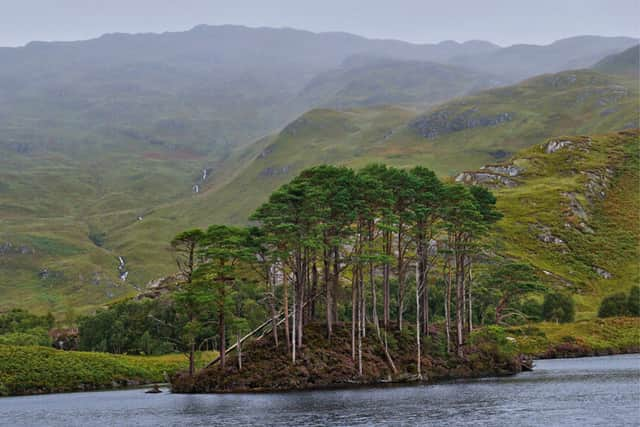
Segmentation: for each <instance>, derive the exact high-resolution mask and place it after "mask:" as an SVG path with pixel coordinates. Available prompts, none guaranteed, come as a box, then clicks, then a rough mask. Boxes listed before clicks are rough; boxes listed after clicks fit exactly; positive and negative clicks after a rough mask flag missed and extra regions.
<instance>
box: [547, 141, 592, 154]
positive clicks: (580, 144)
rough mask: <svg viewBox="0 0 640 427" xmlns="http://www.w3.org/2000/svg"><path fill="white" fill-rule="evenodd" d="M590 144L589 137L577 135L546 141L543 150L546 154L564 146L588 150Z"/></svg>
mask: <svg viewBox="0 0 640 427" xmlns="http://www.w3.org/2000/svg"><path fill="white" fill-rule="evenodd" d="M590 145H591V138H589V137H577V138H575V139H553V140H551V141H549V142H547V145H546V146H545V152H546V153H547V154H552V153H555V152H557V151H559V150H562V149H564V148H568V149H571V148H573V147H577V148H578V149H580V150H582V151H589V146H590Z"/></svg>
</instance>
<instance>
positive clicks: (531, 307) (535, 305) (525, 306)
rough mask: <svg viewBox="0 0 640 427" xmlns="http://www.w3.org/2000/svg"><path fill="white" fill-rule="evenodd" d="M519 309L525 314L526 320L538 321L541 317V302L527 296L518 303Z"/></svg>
mask: <svg viewBox="0 0 640 427" xmlns="http://www.w3.org/2000/svg"><path fill="white" fill-rule="evenodd" d="M520 311H521V312H522V314H524V315H525V316H527V319H528V320H532V321H534V322H538V321H540V320H542V319H543V315H542V304H540V303H539V302H538V301H536V300H534V299H533V298H528V299H526V300H524V301H523V302H522V304H521V305H520Z"/></svg>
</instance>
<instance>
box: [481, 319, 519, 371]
mask: <svg viewBox="0 0 640 427" xmlns="http://www.w3.org/2000/svg"><path fill="white" fill-rule="evenodd" d="M469 343H470V344H471V345H472V346H474V347H476V348H477V349H478V350H480V351H481V352H483V353H486V354H491V355H494V356H495V357H496V359H497V360H499V361H504V362H506V361H509V360H511V359H512V358H513V357H515V356H516V355H517V353H518V347H517V345H516V342H515V340H514V339H513V338H507V333H506V331H505V330H504V329H503V328H502V327H500V326H497V325H491V326H487V327H486V328H481V329H477V330H475V331H473V332H472V333H471V335H470V336H469Z"/></svg>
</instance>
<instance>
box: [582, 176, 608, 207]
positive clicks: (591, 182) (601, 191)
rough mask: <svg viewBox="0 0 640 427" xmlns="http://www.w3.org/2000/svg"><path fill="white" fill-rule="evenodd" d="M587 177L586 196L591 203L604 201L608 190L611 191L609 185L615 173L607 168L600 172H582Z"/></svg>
mask: <svg viewBox="0 0 640 427" xmlns="http://www.w3.org/2000/svg"><path fill="white" fill-rule="evenodd" d="M581 173H582V174H584V175H586V177H587V178H588V179H587V183H586V185H585V187H586V196H587V199H588V200H589V202H590V203H595V202H597V201H599V200H604V199H605V197H606V196H607V190H608V189H609V183H610V182H611V180H612V179H613V176H614V171H613V170H612V169H610V168H605V169H604V170H600V171H587V172H581Z"/></svg>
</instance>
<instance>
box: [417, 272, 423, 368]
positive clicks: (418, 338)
mask: <svg viewBox="0 0 640 427" xmlns="http://www.w3.org/2000/svg"><path fill="white" fill-rule="evenodd" d="M418 264H419V262H417V263H416V348H417V349H418V355H417V360H416V365H417V366H416V371H417V373H418V379H422V354H421V350H422V349H421V346H422V344H421V343H420V333H421V332H422V329H421V328H420V288H421V283H420V282H421V280H420V267H419V265H418Z"/></svg>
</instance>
